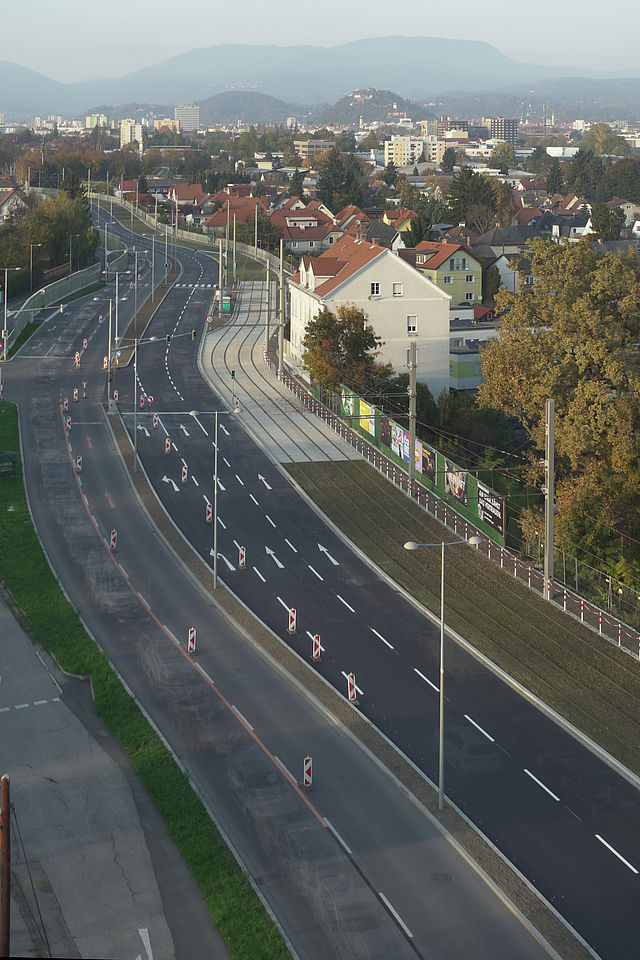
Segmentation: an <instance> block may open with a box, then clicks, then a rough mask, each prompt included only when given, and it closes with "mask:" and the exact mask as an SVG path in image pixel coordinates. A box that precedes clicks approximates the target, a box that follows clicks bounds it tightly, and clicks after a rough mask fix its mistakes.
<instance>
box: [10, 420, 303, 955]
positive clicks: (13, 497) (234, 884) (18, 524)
mask: <svg viewBox="0 0 640 960" xmlns="http://www.w3.org/2000/svg"><path fill="white" fill-rule="evenodd" d="M0 450H12V451H18V450H19V444H18V424H17V411H16V408H15V406H14V405H13V404H11V403H8V402H6V401H4V402H0ZM10 508H11V509H10ZM0 579H1V580H2V581H3V583H4V584H5V586H6V588H7V590H8V591H9V592H10V594H11V596H12V598H13V602H14V604H15V607H16V612H17V613H18V616H19V618H20V620H21V623H22V625H23V627H24V628H25V629H26V630H27V631H28V633H29V634H30V635H31V636H32V638H33V639H34V640H36V641H37V642H38V643H39V644H41V645H42V646H43V647H44V648H45V649H47V650H48V651H49V652H50V653H51V654H52V655H53V656H54V657H55V659H56V660H57V662H58V663H59V664H60V666H61V667H62V669H63V670H65V671H67V672H69V673H72V674H75V675H79V676H86V677H90V678H91V685H92V690H93V694H94V699H95V708H96V710H97V712H98V714H99V715H100V716H101V717H102V718H103V720H104V721H105V722H106V724H107V726H108V727H109V729H110V730H111V732H112V734H113V735H114V737H115V738H116V739H117V740H118V741H119V742H120V743H121V744H122V746H123V747H124V749H125V751H126V753H127V755H128V757H129V759H130V760H131V763H132V764H133V766H134V768H135V770H136V772H137V774H138V776H139V777H140V779H141V781H142V782H143V783H144V785H145V787H146V788H147V790H148V792H149V794H150V796H151V797H152V799H153V801H154V802H155V804H156V806H157V807H158V810H159V811H160V813H161V814H162V816H163V818H164V820H165V822H166V824H167V827H168V829H169V832H170V834H171V836H172V837H173V839H174V841H175V842H176V844H177V845H178V847H179V848H180V850H181V852H182V854H183V856H184V858H185V860H186V862H187V864H188V866H189V868H190V869H191V871H192V873H193V875H194V877H195V878H196V881H197V882H198V885H199V887H200V889H201V890H202V893H203V895H204V897H205V899H206V901H207V903H208V905H209V908H210V910H211V914H212V917H213V920H214V922H215V924H216V926H217V927H218V929H219V930H220V932H221V934H222V936H223V937H224V939H225V940H226V943H227V946H228V948H229V951H230V953H231V955H232V956H233V957H234V958H237V960H255V958H256V957H260V958H263V960H284V958H286V957H289V952H288V950H287V948H286V946H285V944H284V941H283V940H282V938H281V936H280V934H279V933H278V931H277V930H276V928H275V926H274V925H273V923H272V921H271V920H270V918H269V917H268V915H267V913H266V911H265V910H264V908H263V906H262V904H261V903H260V901H259V899H258V897H257V896H256V895H255V893H254V891H253V889H252V887H251V885H250V883H249V882H248V880H247V878H246V876H245V875H244V874H243V872H242V871H241V870H240V869H239V867H238V865H237V863H236V861H235V860H234V858H233V856H232V855H231V853H230V851H229V850H228V848H227V847H226V845H225V843H224V841H223V840H222V838H221V837H220V834H219V833H218V831H217V829H216V828H215V826H214V824H213V823H212V822H211V820H210V818H209V816H208V815H207V813H206V811H205V809H204V807H203V805H202V803H201V802H200V800H199V799H198V797H197V796H196V794H195V793H194V791H193V790H192V788H191V786H190V785H189V782H188V779H187V777H186V776H185V774H183V773H182V772H181V771H180V769H179V767H178V766H177V764H176V763H175V761H174V760H173V757H172V756H171V754H170V753H169V751H168V750H167V749H166V748H165V747H164V745H163V744H162V742H161V740H160V739H159V737H158V736H157V734H156V733H155V732H154V730H153V729H152V727H151V726H150V725H149V723H148V722H147V720H146V719H145V717H144V716H143V715H142V713H141V712H140V711H139V709H138V707H137V706H136V704H135V703H134V701H133V700H132V698H131V697H130V696H129V695H128V694H127V693H126V691H125V690H124V688H123V686H122V684H121V683H120V681H119V680H118V678H117V676H116V675H115V674H114V672H113V670H112V669H111V667H110V666H109V663H108V660H107V657H106V656H105V654H104V653H103V652H102V651H101V650H100V649H99V648H98V647H97V646H96V644H95V643H94V642H93V641H92V640H91V639H90V638H89V637H88V636H87V634H86V633H85V631H84V629H83V627H82V624H81V623H80V620H79V618H78V616H77V613H76V611H75V610H74V609H73V607H72V606H71V604H70V603H68V601H67V600H66V599H65V597H64V596H63V594H62V591H61V590H60V587H59V586H58V583H57V581H56V580H55V578H54V576H53V574H52V573H51V570H50V569H49V566H48V564H47V561H46V558H45V556H44V554H43V552H42V549H41V547H40V543H39V541H38V538H37V536H36V534H35V531H34V529H33V526H32V524H31V518H30V515H29V511H28V509H27V504H26V499H25V494H24V487H23V482H22V476H21V474H20V471H19V475H18V477H16V478H5V479H2V480H0Z"/></svg>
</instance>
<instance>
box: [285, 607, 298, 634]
mask: <svg viewBox="0 0 640 960" xmlns="http://www.w3.org/2000/svg"><path fill="white" fill-rule="evenodd" d="M297 620H298V616H297V614H296V608H295V607H290V608H289V626H288V628H287V629H288V632H289V633H295V632H296V624H297Z"/></svg>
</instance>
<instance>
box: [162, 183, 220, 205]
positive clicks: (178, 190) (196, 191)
mask: <svg viewBox="0 0 640 960" xmlns="http://www.w3.org/2000/svg"><path fill="white" fill-rule="evenodd" d="M209 196H210V194H209V193H208V192H207V191H206V190H205V188H204V187H203V185H202V184H201V183H175V184H174V185H173V186H172V187H171V188H170V190H169V192H168V194H167V199H168V200H170V201H171V203H177V204H178V206H179V207H183V206H197V207H199V206H202V204H203V203H204V201H205V200H206V199H207V198H208V197H209Z"/></svg>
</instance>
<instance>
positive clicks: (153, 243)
mask: <svg viewBox="0 0 640 960" xmlns="http://www.w3.org/2000/svg"><path fill="white" fill-rule="evenodd" d="M155 296H156V234H155V229H154V232H153V236H152V237H151V302H152V303H154V302H155Z"/></svg>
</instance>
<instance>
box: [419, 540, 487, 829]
mask: <svg viewBox="0 0 640 960" xmlns="http://www.w3.org/2000/svg"><path fill="white" fill-rule="evenodd" d="M464 543H467V544H469V546H471V547H479V546H480V544H481V543H482V540H481V539H480V537H469V539H468V540H451V541H449V542H446V543H445V541H444V540H442V541H441V542H440V543H416V542H415V541H414V540H408V541H407V542H406V543H405V544H404V548H405V550H420V549H421V548H422V547H440V548H441V551H442V560H441V565H440V689H439V691H438V693H439V705H440V710H439V724H438V810H443V809H444V551H445V547H456V546H460V544H464Z"/></svg>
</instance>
